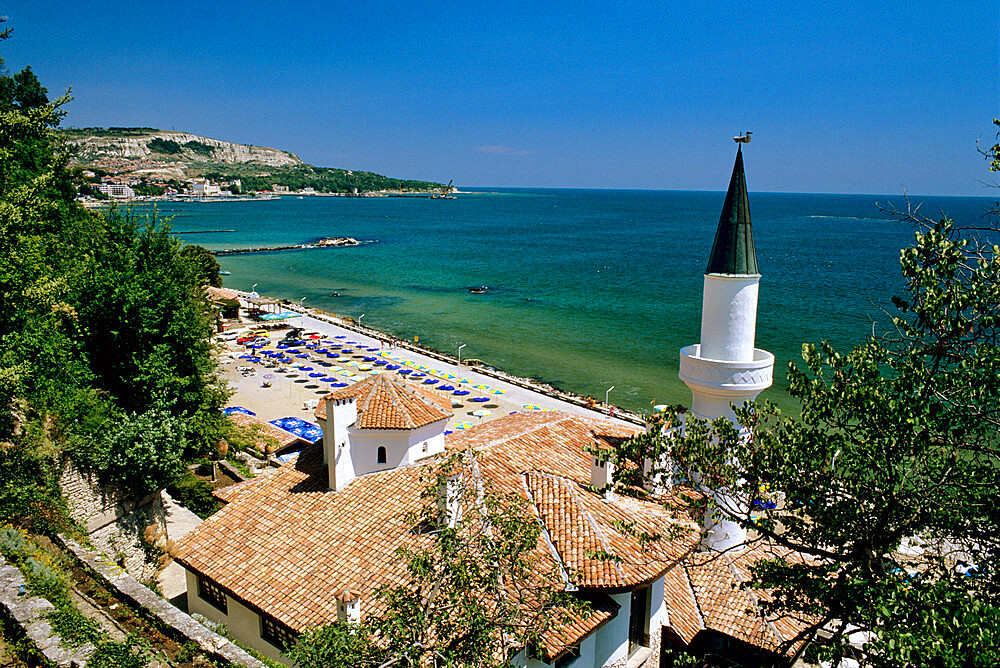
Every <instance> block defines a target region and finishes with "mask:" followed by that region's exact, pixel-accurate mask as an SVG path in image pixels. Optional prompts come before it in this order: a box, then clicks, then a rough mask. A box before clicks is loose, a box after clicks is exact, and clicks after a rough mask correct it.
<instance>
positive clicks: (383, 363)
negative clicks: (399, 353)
mask: <svg viewBox="0 0 1000 668" xmlns="http://www.w3.org/2000/svg"><path fill="white" fill-rule="evenodd" d="M386 364H388V362H386V361H385V360H375V366H385V365H386Z"/></svg>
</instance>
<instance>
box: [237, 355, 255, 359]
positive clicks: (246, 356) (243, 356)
mask: <svg viewBox="0 0 1000 668" xmlns="http://www.w3.org/2000/svg"><path fill="white" fill-rule="evenodd" d="M240 359H241V360H252V359H253V355H240Z"/></svg>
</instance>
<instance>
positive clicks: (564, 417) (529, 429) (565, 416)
mask: <svg viewBox="0 0 1000 668" xmlns="http://www.w3.org/2000/svg"><path fill="white" fill-rule="evenodd" d="M522 415H526V416H529V417H531V418H539V417H541V416H545V417H546V418H548V416H558V419H549V420H546V421H545V422H542V424H541V425H539V424H534V423H533V421H532V423H529V424H530V425H531V426H525V427H524V428H523V429H521V430H520V431H517V432H515V433H513V434H504V435H501V436H496V437H493V438H491V439H489V440H488V441H487V442H486V443H483V444H482V445H478V446H475V447H476V450H483V449H485V448H492V447H493V446H494V445H497V444H498V443H506V442H507V441H513V440H515V439H518V438H521V437H522V436H524V435H525V434H530V433H531V432H533V431H535V430H536V429H540V428H541V427H542V426H546V427H549V426H551V425H554V424H559V423H560V422H565V421H566V420H568V419H570V418H572V417H573V416H571V415H570V414H569V413H563V412H562V411H552V412H549V413H536V414H531V413H522ZM499 422H500V421H499V420H494V421H493V422H492V423H490V424H493V425H496V424H498V423H499ZM537 473H541V471H537Z"/></svg>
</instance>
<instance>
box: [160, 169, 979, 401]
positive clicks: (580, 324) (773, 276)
mask: <svg viewBox="0 0 1000 668" xmlns="http://www.w3.org/2000/svg"><path fill="white" fill-rule="evenodd" d="M462 190H463V191H469V192H470V193H472V194H460V195H459V196H458V198H457V199H454V200H432V199H426V198H345V197H306V198H303V199H297V198H295V197H286V198H282V199H280V200H272V201H261V202H220V203H194V202H192V203H173V202H168V203H161V204H160V206H159V211H160V213H161V214H162V215H165V216H167V217H173V218H172V225H173V228H174V231H175V232H176V233H177V234H178V236H179V237H180V238H181V239H183V240H184V241H185V242H187V243H198V244H202V245H204V246H206V247H207V248H210V249H221V248H233V247H250V246H260V245H288V244H298V243H302V242H305V241H309V240H312V239H316V238H317V237H325V236H352V237H355V238H357V239H359V240H364V241H366V242H370V243H365V244H364V245H362V246H356V247H345V248H324V249H313V250H301V251H286V252H280V253H273V254H261V255H239V256H226V257H220V258H219V260H220V263H221V264H222V267H223V269H224V270H226V271H230V272H232V275H230V276H226V277H224V282H225V285H226V286H227V287H232V288H237V289H241V290H250V289H251V286H252V285H253V284H257V288H256V289H257V291H258V292H260V293H261V294H266V295H269V296H273V297H278V298H287V299H290V300H294V301H299V300H300V299H301V298H303V297H305V305H307V306H312V307H317V308H322V309H325V310H329V311H333V312H336V313H340V314H344V315H350V316H354V317H355V318H356V317H358V316H360V315H361V314H364V324H366V325H370V326H372V327H376V328H378V329H381V330H384V331H387V332H391V333H393V334H395V335H397V336H399V337H403V338H408V339H410V340H412V339H413V338H414V337H415V336H419V338H420V342H421V343H423V344H427V345H429V346H431V347H433V348H436V349H439V350H441V351H444V352H448V353H451V354H453V355H454V354H455V352H456V350H457V348H458V346H459V345H460V344H463V343H464V344H466V347H465V348H464V349H463V350H462V355H463V357H466V358H469V357H472V358H478V359H481V360H483V361H484V362H487V363H489V364H491V365H493V366H496V367H498V368H502V369H504V370H506V371H509V372H511V373H514V374H517V375H522V376H531V377H535V378H539V379H541V380H544V381H546V382H549V383H552V384H553V385H556V386H558V387H561V388H563V389H566V390H570V391H573V392H577V393H579V394H583V395H587V394H590V395H593V396H594V397H599V398H601V399H603V397H604V393H605V390H606V389H607V388H609V387H611V386H614V388H615V389H614V390H612V392H611V400H612V403H616V404H618V405H620V406H625V407H628V408H632V409H636V410H646V411H648V410H649V407H650V404H651V403H654V402H655V403H685V404H686V403H689V402H690V394H689V392H688V391H687V388H686V387H685V386H684V385H683V384H682V383H681V382H680V381H679V380H678V378H677V365H678V350H679V349H680V348H681V347H682V346H684V345H687V344H690V343H697V342H698V339H699V329H700V322H701V321H700V318H701V292H702V281H703V271H704V269H705V263H706V261H707V259H708V254H709V251H710V250H711V246H712V240H713V237H714V233H715V228H716V225H717V223H718V219H719V213H720V211H721V208H722V203H723V200H724V198H725V193H724V192H687V191H645V190H642V191H623V190H565V189H558V190H552V189H501V188H472V187H465V188H463V189H462ZM911 200H912V201H913V202H914V203H922V207H921V211H922V212H923V213H925V214H927V215H930V216H934V217H938V216H939V215H941V213H942V212H944V213H947V214H948V215H949V216H951V217H953V218H955V219H956V220H960V221H964V222H976V221H978V220H980V219H981V217H982V216H983V215H984V212H985V210H986V209H987V207H989V206H990V205H991V204H993V200H990V199H988V198H972V197H912V196H911ZM877 203H879V204H882V205H883V206H886V205H889V204H890V203H891V204H894V205H896V206H897V207H902V208H905V205H906V202H905V200H904V198H903V197H902V196H881V195H806V194H781V193H754V192H752V191H751V193H750V208H751V215H752V221H753V230H754V238H755V242H756V247H757V257H758V264H759V266H760V270H761V273H762V275H763V278H762V280H761V287H760V309H759V314H758V327H757V346H758V347H760V348H764V349H767V350H770V351H772V352H773V353H774V354H775V355H776V356H777V359H778V363H777V365H776V373H775V375H776V382H775V386H774V387H773V388H772V389H770V390H768V391H767V392H766V393H765V394H764V395H763V396H766V397H768V398H770V399H772V400H773V401H775V402H776V403H778V404H779V405H782V406H784V407H787V408H792V407H793V406H794V403H793V402H792V401H791V400H790V399H789V398H788V397H787V395H786V394H785V392H784V388H785V370H786V368H787V364H788V361H789V360H798V359H800V351H801V346H802V343H803V342H806V341H812V342H818V341H820V340H822V339H828V340H830V341H831V342H833V343H834V344H835V345H836V346H838V347H841V348H845V349H846V348H847V347H850V346H851V345H853V344H855V343H857V342H859V341H861V340H862V339H863V338H864V337H866V336H868V335H870V333H871V331H872V325H873V322H877V321H882V322H884V318H885V316H884V313H883V312H882V309H883V308H889V307H890V302H889V296H890V295H891V294H892V293H893V292H894V291H896V292H898V288H899V285H900V279H899V271H898V258H899V249H900V247H902V246H903V245H906V244H907V243H909V242H910V241H911V240H912V238H913V233H914V231H913V229H912V228H911V227H910V226H909V225H908V224H905V223H900V222H896V221H895V219H894V218H893V217H892V216H891V215H889V214H887V213H884V212H882V211H880V209H879V206H878V205H877ZM230 229H231V230H235V232H224V233H210V234H189V232H192V231H197V230H230ZM186 233H187V234H186ZM479 285H486V286H488V287H489V291H488V292H487V293H486V294H470V293H469V292H468V288H469V287H471V286H479ZM334 293H338V294H339V296H333V294H334Z"/></svg>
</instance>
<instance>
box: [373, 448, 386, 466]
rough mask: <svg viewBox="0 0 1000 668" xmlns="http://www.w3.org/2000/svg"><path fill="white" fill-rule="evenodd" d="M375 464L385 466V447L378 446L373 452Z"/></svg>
mask: <svg viewBox="0 0 1000 668" xmlns="http://www.w3.org/2000/svg"><path fill="white" fill-rule="evenodd" d="M375 463H376V464H385V446H384V445H380V446H378V450H376V451H375Z"/></svg>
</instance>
